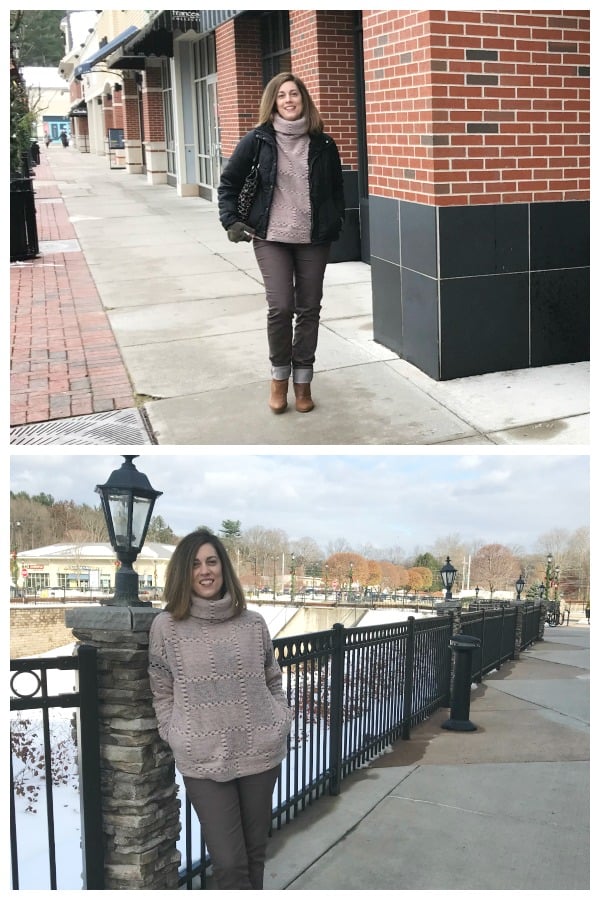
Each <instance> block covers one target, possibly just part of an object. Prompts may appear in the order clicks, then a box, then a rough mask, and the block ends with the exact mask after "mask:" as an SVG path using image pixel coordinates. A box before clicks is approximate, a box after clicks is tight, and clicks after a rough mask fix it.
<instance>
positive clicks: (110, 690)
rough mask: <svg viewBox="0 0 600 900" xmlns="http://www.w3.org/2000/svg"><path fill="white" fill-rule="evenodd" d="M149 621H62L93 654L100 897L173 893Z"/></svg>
mask: <svg viewBox="0 0 600 900" xmlns="http://www.w3.org/2000/svg"><path fill="white" fill-rule="evenodd" d="M157 613H158V610H154V609H150V608H144V607H115V606H113V607H100V608H98V607H95V608H89V609H86V608H83V607H81V608H74V609H69V610H68V611H67V612H66V616H65V622H66V624H67V626H68V627H70V628H72V629H73V634H74V635H75V637H76V638H77V640H78V641H81V642H83V643H86V644H92V645H93V646H94V647H97V648H98V684H99V701H98V702H99V709H98V717H99V727H100V756H101V775H102V811H103V832H104V841H105V849H104V864H105V889H106V890H177V882H178V869H179V864H180V854H179V851H178V850H177V849H176V843H177V839H178V836H179V831H180V827H181V825H180V809H179V808H180V801H179V800H178V799H177V787H176V784H175V767H174V762H173V756H172V754H171V751H170V749H169V747H168V746H167V745H166V744H165V743H164V741H163V740H162V739H161V738H160V737H159V735H158V731H157V728H156V718H155V716H154V709H153V706H152V697H151V692H150V684H149V679H148V632H149V630H150V625H151V622H152V620H153V618H154V616H155V615H157Z"/></svg>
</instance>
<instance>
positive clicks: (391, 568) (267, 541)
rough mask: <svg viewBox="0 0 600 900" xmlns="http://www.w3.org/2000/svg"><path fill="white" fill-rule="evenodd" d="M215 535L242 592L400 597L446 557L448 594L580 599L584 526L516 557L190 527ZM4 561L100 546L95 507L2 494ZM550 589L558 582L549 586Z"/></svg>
mask: <svg viewBox="0 0 600 900" xmlns="http://www.w3.org/2000/svg"><path fill="white" fill-rule="evenodd" d="M197 527H198V528H206V529H207V530H208V531H210V532H212V533H213V534H216V535H218V536H219V537H220V538H221V540H222V541H223V543H224V544H225V546H226V547H227V549H228V552H229V554H230V556H231V558H232V560H233V563H234V565H235V567H236V570H237V572H238V574H239V576H240V578H241V579H242V581H243V583H244V585H245V586H247V587H249V588H254V589H260V588H261V587H268V588H270V589H272V588H273V587H277V586H279V587H280V588H281V587H282V586H283V583H284V582H285V583H287V584H288V585H289V584H290V582H291V579H292V577H293V579H294V582H295V587H296V589H298V590H301V589H302V588H303V587H314V586H315V585H319V586H320V587H327V588H328V589H331V590H354V591H358V592H367V591H370V590H378V591H386V592H394V591H407V592H410V593H423V592H432V593H434V592H440V591H441V590H442V582H441V578H440V569H441V567H442V565H443V564H444V562H445V560H446V557H450V560H451V562H452V564H453V565H454V567H455V568H456V570H457V573H456V582H455V587H454V592H458V591H459V590H461V589H465V588H469V589H471V590H472V591H473V592H474V590H475V587H476V586H477V587H479V588H480V589H481V590H483V591H486V592H489V593H490V594H492V595H493V594H494V592H496V591H505V590H514V585H515V581H516V579H517V578H518V577H519V575H523V577H524V579H525V583H526V593H525V595H527V594H529V595H530V596H532V595H533V594H534V593H535V594H536V595H537V593H539V586H540V584H544V583H546V582H547V580H548V566H549V563H548V555H550V556H551V558H552V562H551V579H550V580H551V581H552V586H553V588H555V589H560V595H561V596H562V597H564V598H565V599H572V600H580V601H581V602H583V601H586V600H587V599H588V598H589V580H590V573H589V568H590V539H589V529H588V528H586V527H582V528H578V529H576V530H575V531H568V530H566V529H561V528H555V529H553V530H550V531H548V532H546V533H544V534H542V535H540V536H539V537H538V539H537V541H536V550H535V552H533V553H525V552H523V551H522V550H521V549H520V548H518V547H508V546H505V545H504V544H501V543H483V542H482V541H479V542H478V541H470V542H469V541H464V540H463V539H462V538H461V537H460V535H458V534H449V535H446V536H444V537H441V538H437V539H436V540H435V541H434V542H433V543H432V546H431V547H430V548H428V549H421V548H416V549H415V550H413V551H412V552H406V551H404V550H403V549H402V548H401V547H398V546H392V547H384V548H378V547H374V546H373V545H371V544H369V543H364V544H361V545H360V546H351V545H350V543H349V542H348V541H347V540H346V539H345V538H343V537H339V538H335V539H332V540H331V541H329V542H328V544H327V546H326V547H321V546H320V545H319V544H318V542H317V541H315V540H314V538H312V537H311V536H310V535H306V536H304V537H300V538H296V539H290V538H289V536H288V535H287V534H286V532H285V531H284V530H282V529H278V528H264V527H262V526H259V525H255V526H252V527H250V528H246V529H244V528H242V523H241V522H240V521H239V520H234V519H223V521H222V522H221V524H220V526H218V527H216V528H215V527H213V526H209V525H204V524H203V525H200V524H199V525H198V526H197ZM10 529H11V536H10V537H11V554H12V555H13V557H14V556H15V555H17V556H18V554H19V553H20V552H22V551H23V550H33V549H36V548H40V547H44V546H47V545H50V544H55V543H79V544H83V543H97V542H105V541H107V540H108V534H107V531H106V524H105V521H104V515H103V513H102V510H101V508H100V507H99V506H98V507H92V506H89V505H88V504H85V503H83V504H76V503H74V502H73V501H71V500H55V499H54V497H53V496H52V495H51V494H45V493H40V494H36V495H33V496H30V495H29V494H28V493H27V492H25V491H20V492H17V493H14V492H12V491H11V495H10ZM180 537H181V536H180V535H177V534H176V533H175V532H174V531H173V529H172V528H171V527H170V526H169V525H168V523H167V522H166V521H165V520H164V519H163V518H162V517H161V516H154V517H153V518H152V519H151V521H150V526H149V529H148V534H147V536H146V541H154V542H157V543H162V544H168V545H173V544H176V543H177V541H178V540H179V538H180ZM555 582H558V584H555Z"/></svg>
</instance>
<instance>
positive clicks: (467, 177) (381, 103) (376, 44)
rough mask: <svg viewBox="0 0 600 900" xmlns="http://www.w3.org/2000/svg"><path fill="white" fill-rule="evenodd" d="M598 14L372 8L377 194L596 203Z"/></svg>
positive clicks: (369, 84) (372, 145) (368, 77)
mask: <svg viewBox="0 0 600 900" xmlns="http://www.w3.org/2000/svg"><path fill="white" fill-rule="evenodd" d="M589 16H590V14H589V11H588V10H583V11H561V10H555V11H532V10H529V11H528V10H525V11H507V10H492V11H464V10H463V11H452V10H406V11H403V10H384V11H377V10H364V11H363V29H364V53H365V81H366V91H365V93H366V105H367V139H368V151H369V189H370V192H371V193H372V194H376V195H378V196H386V197H395V198H400V199H405V200H413V201H418V202H420V203H428V204H431V205H438V206H448V205H468V204H475V203H516V202H534V201H535V202H539V201H544V200H553V201H562V200H582V199H588V198H589V190H590V181H589V85H590V80H589V69H588V68H587V67H589V63H590V58H589V24H590V22H589Z"/></svg>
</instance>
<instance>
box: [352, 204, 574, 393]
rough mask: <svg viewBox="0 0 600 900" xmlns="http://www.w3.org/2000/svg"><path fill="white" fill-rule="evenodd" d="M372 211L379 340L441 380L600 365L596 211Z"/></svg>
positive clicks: (545, 207)
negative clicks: (595, 317) (595, 325)
mask: <svg viewBox="0 0 600 900" xmlns="http://www.w3.org/2000/svg"><path fill="white" fill-rule="evenodd" d="M369 206H370V208H369V213H370V220H371V227H370V250H371V268H372V274H373V324H374V335H375V340H376V341H378V342H379V343H381V344H383V345H384V346H386V347H389V348H390V349H391V350H393V351H394V352H396V353H398V354H399V355H400V356H401V357H402V358H403V359H406V360H408V361H409V362H411V363H413V364H414V365H416V366H417V367H418V368H420V369H421V370H422V371H424V372H425V373H426V374H428V375H429V376H431V377H432V378H435V379H436V380H438V381H445V380H448V379H452V378H461V377H467V376H470V375H482V374H485V373H488V372H502V371H508V370H511V369H522V368H528V367H530V366H542V365H556V364H559V363H569V362H580V361H582V360H586V359H589V345H590V316H589V305H590V284H589V235H590V228H589V203H587V202H584V201H579V202H565V203H562V204H560V203H548V204H544V203H536V204H523V203H518V204H506V205H501V204H500V205H498V204H490V205H489V206H475V207H440V208H438V207H430V206H425V205H422V204H413V203H407V202H406V201H398V200H392V199H390V198H387V197H372V198H370V203H369ZM438 261H439V270H438ZM534 262H535V265H534Z"/></svg>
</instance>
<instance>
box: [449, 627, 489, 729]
mask: <svg viewBox="0 0 600 900" xmlns="http://www.w3.org/2000/svg"><path fill="white" fill-rule="evenodd" d="M480 646H481V641H480V640H479V638H476V637H471V635H468V634H457V635H455V636H454V637H452V638H451V639H450V647H451V649H452V650H453V651H454V678H453V681H452V697H451V703H450V718H449V719H448V720H447V721H446V722H444V723H443V724H442V728H447V729H448V730H449V731H476V730H477V726H476V725H473V723H472V722H471V721H469V711H470V709H471V655H472V653H473V651H474V650H476V649H477V648H478V647H480Z"/></svg>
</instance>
